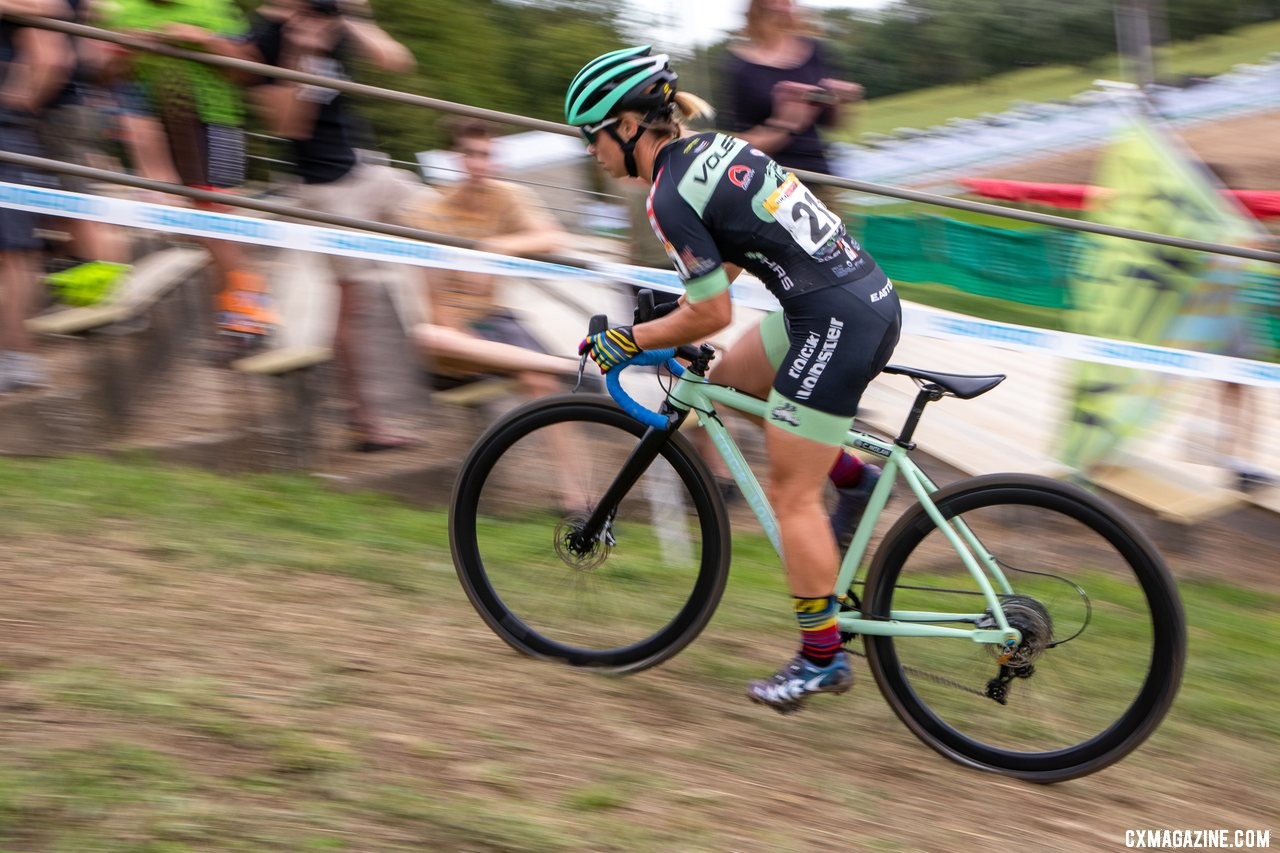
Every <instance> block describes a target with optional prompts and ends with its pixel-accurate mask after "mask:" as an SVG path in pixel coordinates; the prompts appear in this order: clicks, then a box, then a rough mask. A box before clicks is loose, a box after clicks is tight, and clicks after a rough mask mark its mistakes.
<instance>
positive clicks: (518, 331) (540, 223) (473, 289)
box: [405, 119, 577, 396]
mask: <svg viewBox="0 0 1280 853" xmlns="http://www.w3.org/2000/svg"><path fill="white" fill-rule="evenodd" d="M449 129H450V135H451V137H452V139H453V150H454V151H456V152H458V153H459V154H461V155H462V163H463V170H464V172H465V177H464V178H463V180H462V181H460V182H459V183H457V184H456V185H454V186H451V187H449V188H447V189H446V190H444V191H443V192H442V193H441V194H440V196H439V197H438V198H436V199H434V200H432V201H430V202H428V203H426V204H424V205H421V206H419V207H418V208H417V209H415V210H413V211H411V212H410V213H409V214H408V215H407V216H406V217H405V224H407V225H412V226H414V227H417V228H422V229H424V230H427V231H435V232H438V233H442V234H450V235H452V236H455V237H465V238H468V239H473V240H476V241H477V244H476V248H477V249H479V250H480V251H485V252H496V253H500V254H506V255H535V254H545V253H548V252H554V251H556V250H557V249H559V248H560V247H561V246H562V245H564V241H565V232H564V231H563V230H562V229H561V228H560V226H559V224H558V223H557V222H556V221H555V218H554V217H552V216H551V215H549V214H547V213H546V212H545V211H544V210H543V208H542V207H541V205H540V204H539V203H538V200H537V199H536V198H535V197H534V196H533V194H532V193H530V192H529V191H528V190H526V189H524V188H523V187H521V186H519V185H517V184H514V183H511V182H509V181H504V180H500V179H499V178H498V177H497V176H496V174H495V171H494V169H493V164H492V158H491V155H492V148H493V128H492V126H491V125H489V124H488V123H487V122H483V121H479V120H476V119H462V120H456V121H454V122H451V123H450V128H449ZM425 273H426V281H427V292H428V302H429V304H430V306H431V322H430V323H426V324H423V325H422V326H420V327H419V328H418V330H417V339H418V342H419V343H420V344H421V345H422V346H423V348H424V349H425V350H426V352H427V354H428V355H429V356H430V357H431V359H432V366H433V371H434V372H435V374H436V376H437V382H438V384H439V385H440V386H444V387H447V386H448V384H450V382H451V381H452V382H454V383H455V384H456V383H457V382H465V381H468V380H470V379H473V378H475V377H477V376H481V375H484V374H493V373H498V374H505V375H512V376H515V377H516V378H517V379H518V380H519V382H520V386H521V388H522V390H523V392H524V393H525V394H526V395H527V396H540V395H544V394H549V393H553V392H555V391H556V390H558V389H559V387H560V384H561V381H560V378H559V377H560V376H564V375H570V374H575V373H576V372H577V359H574V358H568V357H563V358H562V357H560V356H555V355H550V354H548V353H547V352H546V350H545V349H544V348H543V347H542V345H541V344H539V343H538V341H537V339H536V338H535V337H534V336H533V335H532V334H531V333H530V332H529V330H528V329H526V328H525V326H524V324H523V323H522V322H521V321H520V319H519V318H518V317H517V316H516V315H515V314H514V313H513V312H512V311H511V310H510V309H508V308H507V307H505V306H503V305H502V304H500V302H499V301H498V299H497V296H496V292H495V287H496V284H497V282H496V281H495V279H494V277H493V276H489V275H480V274H477V273H469V272H460V271H453V270H435V269H429V270H426V271H425Z"/></svg>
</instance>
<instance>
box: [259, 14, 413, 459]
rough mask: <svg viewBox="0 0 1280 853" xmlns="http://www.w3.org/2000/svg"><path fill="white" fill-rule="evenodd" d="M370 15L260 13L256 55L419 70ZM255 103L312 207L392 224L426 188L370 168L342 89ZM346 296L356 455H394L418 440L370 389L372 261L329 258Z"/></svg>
mask: <svg viewBox="0 0 1280 853" xmlns="http://www.w3.org/2000/svg"><path fill="white" fill-rule="evenodd" d="M367 15H368V13H367V10H366V9H365V8H364V7H362V6H356V5H353V4H350V3H348V4H344V5H342V6H339V4H338V3H336V2H332V0H275V2H272V3H269V4H267V5H266V6H264V7H262V8H261V9H260V10H259V14H258V19H257V21H256V22H255V25H254V27H253V29H252V31H251V32H250V35H249V39H248V46H249V47H250V48H252V49H253V51H254V52H255V55H253V56H249V57H248V58H250V59H255V60H257V61H260V62H265V63H267V64H268V65H274V66H277V67H280V68H291V69H294V70H297V71H305V72H308V73H311V74H319V75H322V76H325V77H331V78H334V79H340V80H344V79H347V74H346V65H347V63H348V62H349V61H350V60H351V58H352V57H359V58H361V59H365V60H367V61H369V62H371V63H372V64H374V65H376V66H377V67H379V68H382V69H384V70H387V71H394V72H397V73H405V72H408V71H412V70H413V67H414V60H413V55H412V54H410V53H409V50H408V49H407V48H405V47H404V46H403V45H401V44H400V43H399V42H397V41H396V40H395V39H393V38H392V37H391V36H390V35H388V34H387V33H386V32H384V31H383V30H382V29H381V28H379V27H378V26H377V25H376V24H375V23H374V22H373V20H372V19H371V18H369V17H368V16H367ZM253 99H254V101H255V102H256V103H257V105H258V106H259V108H260V109H261V111H262V115H263V118H264V121H265V122H266V123H267V126H268V129H269V130H270V132H272V133H274V134H276V135H278V136H281V137H284V138H285V139H287V140H289V143H290V146H291V148H292V152H293V157H292V160H293V163H294V169H295V171H296V172H297V174H298V177H299V178H301V180H302V183H301V185H300V186H299V187H298V188H297V195H298V198H299V201H300V202H301V204H302V206H303V207H306V208H310V209H312V210H319V211H324V212H327V213H341V214H344V215H346V216H354V217H357V218H360V219H369V220H373V221H379V222H388V221H392V220H394V219H396V218H398V214H399V212H400V209H401V208H402V207H405V206H406V205H407V204H408V202H409V200H410V199H411V197H413V196H414V195H416V194H418V193H419V192H420V191H421V190H422V189H423V188H422V187H420V186H419V185H417V184H416V183H415V182H414V181H413V180H411V179H410V178H408V177H407V176H406V175H405V174H404V173H402V172H400V171H398V170H396V169H394V168H392V167H390V166H386V165H380V164H373V163H367V162H362V161H361V158H360V156H359V153H358V151H357V146H356V137H357V135H358V134H357V128H356V121H357V116H356V115H355V114H354V113H353V111H352V110H351V108H350V106H349V99H348V98H347V97H346V96H344V95H343V94H341V93H340V92H337V91H335V90H333V89H325V88H320V87H317V86H314V85H308V84H301V83H293V82H287V81H267V82H265V83H263V84H262V85H258V86H256V87H255V89H254V92H253ZM326 257H328V259H329V262H330V264H331V265H332V268H333V272H334V276H335V278H336V279H337V282H338V287H339V294H340V296H339V307H338V320H337V327H336V329H335V331H334V351H335V355H336V357H337V360H338V366H339V370H340V377H341V381H342V384H343V390H344V393H345V396H346V397H347V399H348V402H349V405H350V415H349V418H348V420H349V423H350V426H351V429H352V432H353V433H354V439H355V440H354V447H355V449H356V450H358V451H361V452H366V453H368V452H373V451H379V450H391V449H395V448H399V447H405V446H408V445H409V444H412V443H413V442H412V440H411V439H409V438H407V437H404V436H398V435H394V434H392V433H391V432H389V431H388V430H387V428H386V426H385V425H384V424H383V422H382V418H381V417H379V416H378V415H377V414H376V413H375V412H374V410H373V404H372V401H371V398H370V395H369V393H368V392H367V390H366V387H365V381H364V376H365V374H366V372H367V367H366V366H365V365H364V364H363V363H362V362H363V359H362V358H361V356H360V347H359V341H358V340H357V339H356V338H357V329H358V320H359V317H360V316H361V310H362V308H361V303H362V287H367V286H368V285H369V284H370V282H369V281H368V280H367V278H368V276H367V273H368V272H369V271H370V270H376V269H377V265H376V264H374V263H373V262H372V261H366V260H361V259H358V258H346V257H340V256H337V255H327V256H326Z"/></svg>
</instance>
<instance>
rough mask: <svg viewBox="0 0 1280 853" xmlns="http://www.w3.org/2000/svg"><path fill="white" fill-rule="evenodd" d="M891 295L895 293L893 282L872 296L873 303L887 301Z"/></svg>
mask: <svg viewBox="0 0 1280 853" xmlns="http://www.w3.org/2000/svg"><path fill="white" fill-rule="evenodd" d="M890 293H893V282H889V283H888V284H886V285H885V286H884V287H882V288H880V289H879V290H877V291H876V292H875V293H873V294H871V301H872V302H879V301H880V300H881V299H887V298H888V297H889V294H890Z"/></svg>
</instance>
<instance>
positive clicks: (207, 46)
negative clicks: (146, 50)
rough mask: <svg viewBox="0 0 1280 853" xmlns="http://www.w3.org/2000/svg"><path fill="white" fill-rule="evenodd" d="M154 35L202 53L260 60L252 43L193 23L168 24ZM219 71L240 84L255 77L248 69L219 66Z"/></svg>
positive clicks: (244, 83)
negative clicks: (241, 69) (219, 33)
mask: <svg viewBox="0 0 1280 853" xmlns="http://www.w3.org/2000/svg"><path fill="white" fill-rule="evenodd" d="M152 37H153V38H155V39H157V40H158V41H160V42H163V43H165V44H171V45H173V46H174V47H183V48H186V49H187V50H198V51H200V52H201V53H208V54H212V55H214V56H227V57H230V58H232V59H244V60H248V61H249V62H258V61H259V57H258V52H257V51H256V50H255V49H254V48H253V46H252V45H251V44H248V43H247V42H245V41H243V40H241V39H234V38H228V37H227V36H222V35H218V34H217V33H214V32H211V31H209V30H206V29H204V28H203V27H197V26H193V25H191V24H167V25H165V27H164V28H163V29H162V30H159V31H158V32H156V33H154V34H152ZM218 73H219V74H222V75H223V76H224V77H226V78H227V79H228V80H231V81H232V82H233V83H238V84H240V85H246V84H248V83H249V82H250V81H251V80H253V79H254V75H253V74H250V73H249V72H247V71H234V70H231V69H227V68H219V69H218Z"/></svg>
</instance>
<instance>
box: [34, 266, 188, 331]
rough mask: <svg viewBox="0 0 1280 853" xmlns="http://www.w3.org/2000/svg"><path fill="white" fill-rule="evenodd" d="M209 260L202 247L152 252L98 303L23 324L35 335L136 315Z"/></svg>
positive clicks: (103, 324) (87, 328)
mask: <svg viewBox="0 0 1280 853" xmlns="http://www.w3.org/2000/svg"><path fill="white" fill-rule="evenodd" d="M209 262H210V257H209V253H208V252H206V251H205V250H204V249H189V248H173V249H164V250H162V251H159V252H153V253H151V254H150V255H147V256H146V257H144V258H141V259H139V261H138V262H137V263H136V264H134V265H133V269H132V270H130V271H129V272H128V273H126V274H125V276H124V279H123V281H122V282H121V284H120V286H119V288H118V289H117V290H116V293H115V295H114V296H113V297H112V298H111V299H109V300H107V301H105V302H102V303H101V304H98V305H88V306H83V307H78V308H61V309H57V310H54V311H50V312H48V313H46V314H42V315H40V316H38V317H33V318H31V319H30V320H28V321H27V328H28V329H29V330H30V331H31V332H32V333H33V334H39V335H77V334H84V333H86V332H92V331H95V330H97V329H101V328H104V327H106V326H110V325H112V324H115V323H119V322H122V321H124V320H128V319H130V318H133V317H137V316H140V315H141V314H143V313H145V312H146V311H148V310H150V309H151V308H152V307H153V306H154V305H155V304H156V303H157V302H159V301H160V300H161V299H163V298H164V297H165V296H166V295H168V294H169V293H171V292H172V291H173V290H174V289H176V288H177V287H179V286H180V285H182V284H183V283H185V282H186V281H187V280H189V279H190V278H191V277H192V276H193V275H196V274H197V273H199V272H201V271H202V270H203V269H204V268H205V267H206V266H207V265H208V264H209Z"/></svg>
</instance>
